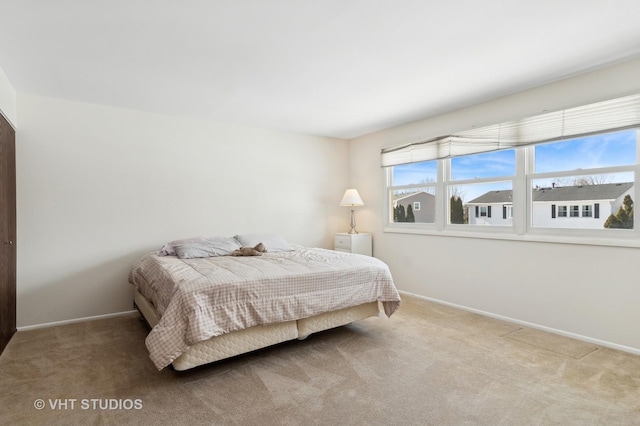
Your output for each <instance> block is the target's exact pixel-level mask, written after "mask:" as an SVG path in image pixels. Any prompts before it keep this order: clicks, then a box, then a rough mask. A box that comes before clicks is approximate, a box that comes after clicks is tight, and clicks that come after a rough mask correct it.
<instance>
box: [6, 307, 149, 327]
mask: <svg viewBox="0 0 640 426" xmlns="http://www.w3.org/2000/svg"><path fill="white" fill-rule="evenodd" d="M137 312H138V311H137V310H135V309H134V310H132V311H125V312H116V313H115V314H104V315H96V316H92V317H84V318H75V319H70V320H64V321H54V322H46V323H43V324H35V325H25V326H23V327H18V331H28V330H36V329H38V328H46V327H55V326H57V325H66V324H75V323H78V322H86V321H95V320H101V319H107V318H115V317H124V316H127V315H132V314H135V313H137Z"/></svg>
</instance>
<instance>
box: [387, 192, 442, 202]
mask: <svg viewBox="0 0 640 426" xmlns="http://www.w3.org/2000/svg"><path fill="white" fill-rule="evenodd" d="M420 194H426V195H429V196H431V197H435V195H433V194H429V193H428V192H426V191H418V192H410V193H406V194H400V195H399V196H398V198H396V199H395V200H393V201H394V202H397V201H400V200H404V199H406V198H411V197H414V196H416V195H420Z"/></svg>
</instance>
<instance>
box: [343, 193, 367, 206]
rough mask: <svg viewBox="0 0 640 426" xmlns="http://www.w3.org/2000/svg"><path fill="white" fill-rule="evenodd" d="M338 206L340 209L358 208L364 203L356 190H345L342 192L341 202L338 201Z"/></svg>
mask: <svg viewBox="0 0 640 426" xmlns="http://www.w3.org/2000/svg"><path fill="white" fill-rule="evenodd" d="M340 205H341V206H342V207H360V206H364V202H363V201H362V198H361V197H360V194H358V190H357V189H347V190H346V191H345V192H344V196H343V197H342V201H340Z"/></svg>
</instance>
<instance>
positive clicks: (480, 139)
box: [382, 94, 640, 167]
mask: <svg viewBox="0 0 640 426" xmlns="http://www.w3.org/2000/svg"><path fill="white" fill-rule="evenodd" d="M638 126H640V94H636V95H631V96H625V97H623V98H617V99H612V100H608V101H603V102H597V103H593V104H589V105H583V106H579V107H575V108H569V109H565V110H561V111H554V112H549V113H544V114H539V115H535V116H532V117H527V118H523V119H520V120H515V121H509V122H505V123H500V124H495V125H491V126H485V127H480V128H477V129H471V130H466V131H464V132H459V133H454V134H452V135H448V136H442V137H438V138H433V139H430V140H425V141H421V142H416V143H411V144H407V145H402V146H399V147H392V148H384V149H383V150H382V166H383V167H388V166H395V165H398V164H408V163H417V162H420V161H429V160H436V159H439V158H450V157H457V156H461V155H468V154H479V153H481V152H488V151H496V150H500V149H509V148H515V147H518V146H524V145H531V144H537V143H543V142H551V141H557V140H563V139H572V138H577V137H581V136H587V135H591V134H595V133H600V132H606V131H618V130H625V129H630V128H634V127H638Z"/></svg>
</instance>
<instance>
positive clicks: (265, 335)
mask: <svg viewBox="0 0 640 426" xmlns="http://www.w3.org/2000/svg"><path fill="white" fill-rule="evenodd" d="M133 300H134V303H135V306H136V307H137V308H138V310H139V311H140V313H141V314H142V316H143V317H144V319H145V320H146V321H147V323H148V324H149V325H150V326H151V327H154V326H155V325H156V324H157V323H158V322H159V321H160V315H158V313H157V311H156V310H155V308H154V306H153V305H152V304H151V302H149V300H147V299H146V298H145V297H144V296H143V295H142V294H141V293H140V292H139V291H138V290H137V289H135V293H134V299H133ZM379 313H380V307H379V305H378V302H371V303H365V304H363V305H359V306H354V307H351V308H346V309H340V310H338V311H333V312H325V313H323V314H319V315H315V316H312V317H309V318H303V319H299V320H297V321H286V322H281V323H275V324H269V325H259V326H255V327H249V328H246V329H244V330H238V331H233V332H230V333H226V334H223V335H220V336H216V337H212V338H211V339H208V340H205V341H203V342H199V343H196V344H195V345H192V346H190V347H189V349H187V351H185V352H184V353H183V354H182V355H180V356H179V357H178V358H176V359H175V360H174V361H173V363H172V364H173V368H174V369H175V370H178V371H183V370H188V369H190V368H193V367H197V366H199V365H203V364H208V363H211V362H215V361H219V360H221V359H225V358H230V357H232V356H236V355H240V354H243V353H247V352H251V351H254V350H256V349H261V348H265V347H267V346H271V345H275V344H277V343H281V342H286V341H287V340H293V339H299V340H303V339H306V338H307V336H309V335H310V334H312V333H316V332H318V331H322V330H328V329H330V328H334V327H340V326H342V325H346V324H349V323H352V322H354V321H358V320H361V319H364V318H368V317H370V316H377V315H379Z"/></svg>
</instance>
